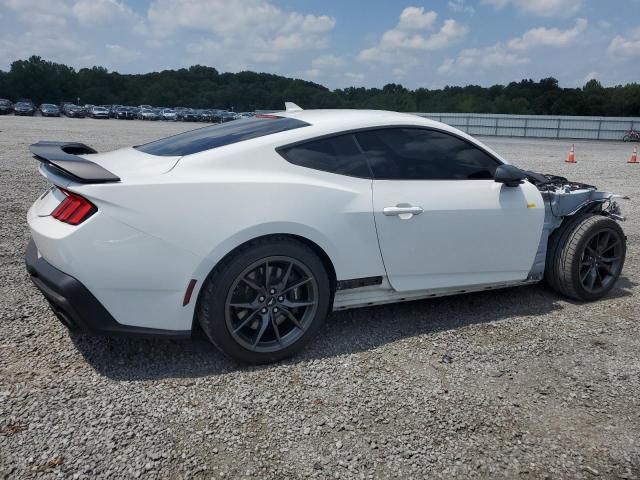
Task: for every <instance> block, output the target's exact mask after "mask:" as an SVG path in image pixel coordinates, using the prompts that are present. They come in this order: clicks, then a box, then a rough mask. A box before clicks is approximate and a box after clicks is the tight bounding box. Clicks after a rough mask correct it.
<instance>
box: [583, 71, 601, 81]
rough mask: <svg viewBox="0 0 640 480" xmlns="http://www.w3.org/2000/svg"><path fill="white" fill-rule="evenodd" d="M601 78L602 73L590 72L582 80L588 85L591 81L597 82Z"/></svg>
mask: <svg viewBox="0 0 640 480" xmlns="http://www.w3.org/2000/svg"><path fill="white" fill-rule="evenodd" d="M599 76H600V73H598V72H589V73H587V74H586V75H585V76H584V78H583V79H582V83H587V82H588V81H589V80H597V79H598V77H599Z"/></svg>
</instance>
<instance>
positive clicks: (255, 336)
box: [196, 236, 332, 364]
mask: <svg viewBox="0 0 640 480" xmlns="http://www.w3.org/2000/svg"><path fill="white" fill-rule="evenodd" d="M331 299H332V295H331V283H330V280H329V276H328V273H327V269H326V268H325V266H324V265H323V263H322V260H321V259H320V258H318V256H317V255H316V254H315V253H314V252H313V250H312V249H311V248H309V247H308V246H307V245H305V244H303V243H301V242H299V241H296V240H295V239H292V238H289V237H285V236H273V237H265V238H262V239H257V240H254V241H252V242H249V243H247V244H245V245H243V246H241V247H240V248H239V249H237V250H236V251H235V252H233V253H232V254H231V255H230V256H228V257H227V258H225V259H223V260H222V261H221V262H220V264H218V265H217V266H216V268H215V269H214V270H213V271H212V272H211V274H210V275H209V276H208V277H207V279H206V281H205V284H204V285H203V287H202V290H201V292H200V295H199V299H198V305H197V309H196V318H197V320H198V322H199V323H200V325H201V326H202V329H203V330H204V332H205V333H206V335H207V336H208V337H209V339H210V340H211V342H212V343H213V344H214V345H216V346H217V347H218V348H219V349H220V350H222V351H223V352H224V353H225V354H227V355H228V356H230V357H231V358H233V359H234V360H236V361H239V362H242V363H253V364H262V363H270V362H276V361H278V360H281V359H284V358H287V357H289V356H291V355H293V354H294V353H296V352H298V351H299V350H300V349H301V348H303V347H304V346H305V345H306V344H307V343H308V342H309V341H310V340H311V339H312V338H313V337H314V336H315V334H316V333H317V332H318V330H319V328H320V326H321V324H322V322H323V321H324V319H325V318H326V316H327V314H328V313H329V309H330V307H331V305H330V304H331Z"/></svg>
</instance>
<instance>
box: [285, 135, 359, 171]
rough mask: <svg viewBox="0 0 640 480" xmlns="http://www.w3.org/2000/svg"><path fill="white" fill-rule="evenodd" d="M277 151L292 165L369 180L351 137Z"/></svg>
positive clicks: (321, 140)
mask: <svg viewBox="0 0 640 480" xmlns="http://www.w3.org/2000/svg"><path fill="white" fill-rule="evenodd" d="M278 151H279V153H280V155H282V156H283V157H284V158H285V160H287V161H288V162H290V163H293V164H294V165H299V166H301V167H306V168H313V169H314V170H322V171H323V172H329V173H337V174H339V175H348V176H351V177H362V178H371V172H370V171H369V167H368V166H367V162H366V160H365V159H364V157H363V155H362V154H361V153H360V150H359V148H358V145H357V144H356V142H355V140H354V138H353V136H352V135H339V136H336V137H329V138H323V139H320V140H312V141H310V142H305V143H302V144H300V145H295V146H293V147H288V148H284V149H280V150H278Z"/></svg>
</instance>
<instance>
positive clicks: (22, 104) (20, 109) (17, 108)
mask: <svg viewBox="0 0 640 480" xmlns="http://www.w3.org/2000/svg"><path fill="white" fill-rule="evenodd" d="M13 113H14V114H15V115H24V116H30V117H32V116H33V114H34V113H36V106H35V105H34V104H33V102H32V101H31V100H27V99H22V100H18V102H16V104H15V105H14V107H13Z"/></svg>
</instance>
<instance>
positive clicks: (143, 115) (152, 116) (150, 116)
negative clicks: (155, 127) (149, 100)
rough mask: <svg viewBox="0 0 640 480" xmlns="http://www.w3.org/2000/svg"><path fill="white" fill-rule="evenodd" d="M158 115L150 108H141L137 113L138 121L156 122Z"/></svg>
mask: <svg viewBox="0 0 640 480" xmlns="http://www.w3.org/2000/svg"><path fill="white" fill-rule="evenodd" d="M158 118H159V117H158V114H157V113H156V112H155V111H154V110H153V109H151V108H141V109H140V111H139V112H138V119H139V120H158Z"/></svg>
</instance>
